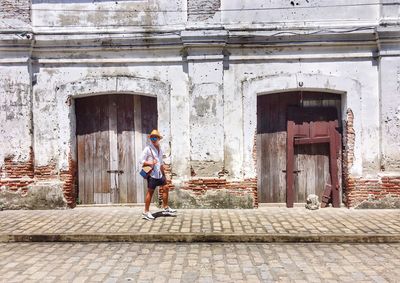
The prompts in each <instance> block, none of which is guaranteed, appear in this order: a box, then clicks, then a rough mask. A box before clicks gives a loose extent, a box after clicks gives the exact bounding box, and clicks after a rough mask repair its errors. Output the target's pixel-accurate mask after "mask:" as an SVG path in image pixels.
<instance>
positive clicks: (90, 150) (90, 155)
mask: <svg viewBox="0 0 400 283" xmlns="http://www.w3.org/2000/svg"><path fill="white" fill-rule="evenodd" d="M90 110H91V109H90V102H88V103H87V104H86V107H85V112H86V115H85V116H86V117H85V118H86V119H85V121H84V122H85V124H86V127H87V128H86V129H87V131H86V133H85V137H84V144H85V173H84V174H85V199H86V203H88V204H93V203H94V195H93V192H94V190H93V186H94V182H93V177H94V173H93V172H94V167H93V159H94V146H93V145H94V133H93V128H94V125H93V120H92V117H91V115H90Z"/></svg>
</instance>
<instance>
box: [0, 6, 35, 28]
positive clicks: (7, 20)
mask: <svg viewBox="0 0 400 283" xmlns="http://www.w3.org/2000/svg"><path fill="white" fill-rule="evenodd" d="M0 11H1V12H0V27H1V26H3V25H5V26H6V27H8V28H18V27H19V26H18V25H17V26H14V25H12V24H18V23H26V24H29V23H30V22H31V1H30V0H1V1H0ZM10 25H11V26H10Z"/></svg>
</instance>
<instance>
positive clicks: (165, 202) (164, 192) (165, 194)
mask: <svg viewBox="0 0 400 283" xmlns="http://www.w3.org/2000/svg"><path fill="white" fill-rule="evenodd" d="M161 191H162V199H163V208H167V207H168V191H169V190H168V188H167V186H162V187H161Z"/></svg>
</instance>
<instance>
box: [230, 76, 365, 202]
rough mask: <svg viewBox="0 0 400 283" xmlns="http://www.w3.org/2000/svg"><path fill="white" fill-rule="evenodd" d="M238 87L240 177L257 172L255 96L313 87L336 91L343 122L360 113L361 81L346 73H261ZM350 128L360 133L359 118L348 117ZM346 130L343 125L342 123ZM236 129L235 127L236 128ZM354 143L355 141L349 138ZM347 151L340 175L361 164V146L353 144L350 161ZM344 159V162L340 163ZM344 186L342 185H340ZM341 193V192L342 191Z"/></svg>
mask: <svg viewBox="0 0 400 283" xmlns="http://www.w3.org/2000/svg"><path fill="white" fill-rule="evenodd" d="M239 89H240V90H241V92H242V96H241V97H242V113H243V119H242V121H243V123H242V129H241V132H239V133H238V135H240V136H241V137H242V144H243V146H242V149H243V151H242V158H241V160H240V162H241V168H242V177H243V178H244V179H255V180H257V179H258V176H257V156H256V154H255V151H256V137H257V97H258V96H259V95H268V94H274V93H284V92H289V91H290V92H291V91H301V90H302V91H314V92H323V93H336V94H340V95H341V105H342V107H341V108H342V109H341V110H342V111H341V115H342V116H341V117H340V119H341V121H342V122H343V125H346V124H345V123H347V118H348V113H349V112H351V113H352V115H354V116H361V113H362V103H361V97H362V90H363V87H362V84H361V82H360V81H359V80H357V79H355V78H354V77H350V76H332V75H330V74H329V73H324V72H321V73H306V72H305V73H303V72H302V73H300V72H298V71H296V70H295V71H293V72H283V73H279V74H276V73H271V74H266V75H262V76H257V75H255V76H254V77H250V78H246V80H242V81H240V87H239ZM352 129H353V131H354V136H355V138H356V139H357V137H361V136H362V134H361V129H362V127H361V119H354V121H352ZM343 130H344V131H345V130H346V127H343ZM236 131H237V129H236ZM346 136H347V133H346V132H344V133H343V137H342V139H343V146H344V148H347V140H346ZM352 143H355V144H356V143H357V141H352ZM347 154H348V153H347V152H346V151H344V152H343V153H342V155H343V161H342V165H345V166H343V173H342V175H343V176H347V175H348V174H349V173H350V172H352V174H358V173H357V172H359V171H360V168H362V158H361V155H362V153H361V147H357V146H356V147H354V149H353V150H352V152H351V156H352V162H351V163H348V162H346V161H345V160H346V159H347V158H348V157H347ZM344 163H346V164H344ZM343 189H345V187H343ZM342 195H344V193H342Z"/></svg>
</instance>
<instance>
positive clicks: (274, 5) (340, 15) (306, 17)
mask: <svg viewBox="0 0 400 283" xmlns="http://www.w3.org/2000/svg"><path fill="white" fill-rule="evenodd" d="M359 4H364V5H359ZM221 9H222V10H223V12H222V16H221V18H222V22H223V23H226V24H238V23H240V24H242V25H253V26H255V25H257V24H261V23H263V24H269V25H271V26H274V27H294V28H299V27H304V26H318V25H326V24H328V25H333V26H334V25H337V26H343V25H346V24H347V25H354V24H355V22H357V23H358V24H361V23H362V24H368V23H376V22H378V21H379V17H380V6H379V4H377V1H375V0H362V1H360V0H335V1H331V0H267V1H265V0H252V1H248V0H223V1H222V4H221ZM241 9H243V10H241Z"/></svg>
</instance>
